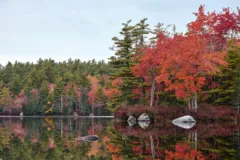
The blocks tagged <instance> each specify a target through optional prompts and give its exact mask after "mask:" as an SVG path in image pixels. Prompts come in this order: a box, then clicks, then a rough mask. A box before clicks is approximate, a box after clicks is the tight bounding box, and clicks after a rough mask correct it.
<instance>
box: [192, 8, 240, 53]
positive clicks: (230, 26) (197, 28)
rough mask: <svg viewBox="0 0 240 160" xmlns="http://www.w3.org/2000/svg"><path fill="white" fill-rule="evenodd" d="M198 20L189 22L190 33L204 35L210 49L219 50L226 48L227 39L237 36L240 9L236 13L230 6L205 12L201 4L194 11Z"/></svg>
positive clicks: (239, 24) (239, 29)
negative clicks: (220, 10)
mask: <svg viewBox="0 0 240 160" xmlns="http://www.w3.org/2000/svg"><path fill="white" fill-rule="evenodd" d="M194 15H195V16H196V20H195V21H193V22H191V23H189V24H188V30H189V33H188V35H191V34H192V35H202V36H203V37H204V38H205V41H206V42H208V50H210V51H219V50H222V49H225V48H226V46H227V40H228V38H230V39H231V40H234V39H236V38H237V36H238V34H239V31H240V11H239V9H238V12H237V13H235V12H233V11H231V10H230V9H229V8H223V9H222V12H220V13H215V12H208V13H207V14H205V13H204V6H200V7H199V10H198V12H197V13H194Z"/></svg>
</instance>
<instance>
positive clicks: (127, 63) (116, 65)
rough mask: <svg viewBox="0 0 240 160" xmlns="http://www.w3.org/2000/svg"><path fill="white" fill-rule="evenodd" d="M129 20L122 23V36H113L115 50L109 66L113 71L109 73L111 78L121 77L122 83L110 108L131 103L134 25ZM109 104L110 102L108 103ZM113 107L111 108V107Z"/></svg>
mask: <svg viewBox="0 0 240 160" xmlns="http://www.w3.org/2000/svg"><path fill="white" fill-rule="evenodd" d="M130 22H131V20H129V21H127V23H123V24H122V25H123V28H122V31H121V32H120V36H121V37H122V38H117V37H114V38H113V39H112V40H113V41H114V47H113V48H114V49H115V50H116V52H115V56H113V57H111V58H110V62H109V63H110V66H111V67H112V68H113V73H112V74H111V80H114V79H116V78H122V80H123V85H122V86H121V87H120V88H119V90H121V92H122V95H121V96H119V97H116V98H115V99H114V102H111V105H109V107H110V108H112V107H113V106H114V105H116V104H117V105H119V104H123V103H124V104H131V103H132V97H131V95H132V89H133V85H134V84H133V80H134V79H135V77H134V76H133V75H132V73H131V66H132V55H133V47H132V45H133V37H132V31H133V29H134V27H135V26H131V25H130ZM109 104H110V103H109ZM112 109H113V108H112Z"/></svg>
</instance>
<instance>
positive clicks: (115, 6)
mask: <svg viewBox="0 0 240 160" xmlns="http://www.w3.org/2000/svg"><path fill="white" fill-rule="evenodd" d="M200 4H204V5H205V8H206V10H207V11H214V10H215V11H220V10H221V8H223V7H230V8H232V9H234V10H236V8H237V6H238V7H240V1H239V0H181V1H177V0H0V64H3V65H6V63H7V62H8V61H10V62H15V61H20V62H27V61H29V62H37V60H38V59H39V58H42V59H45V58H51V59H54V60H55V61H66V60H68V59H69V58H72V59H80V60H81V61H86V60H91V59H93V58H95V59H96V60H102V59H103V60H106V61H107V59H108V58H109V57H110V56H112V55H114V52H113V51H111V50H109V47H111V46H112V45H113V41H112V40H111V39H112V37H115V36H118V35H119V34H118V33H119V31H120V30H121V28H122V25H121V24H122V23H124V22H126V21H128V20H129V19H131V20H132V24H136V23H137V22H138V21H140V20H141V19H143V18H148V23H149V24H150V27H153V26H154V25H156V24H157V23H158V22H161V23H164V24H166V25H168V24H175V25H176V27H177V28H176V29H177V31H179V32H185V31H186V24H187V23H189V22H191V21H193V20H194V15H193V14H192V13H193V12H196V11H197V9H198V7H199V6H200Z"/></svg>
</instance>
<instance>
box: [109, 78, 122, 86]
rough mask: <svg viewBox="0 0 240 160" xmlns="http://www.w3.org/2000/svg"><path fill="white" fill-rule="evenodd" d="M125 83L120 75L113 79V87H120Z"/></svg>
mask: <svg viewBox="0 0 240 160" xmlns="http://www.w3.org/2000/svg"><path fill="white" fill-rule="evenodd" d="M122 84H123V80H122V77H118V78H116V79H114V80H113V81H112V87H118V86H121V85H122Z"/></svg>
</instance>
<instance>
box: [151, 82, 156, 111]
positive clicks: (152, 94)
mask: <svg viewBox="0 0 240 160" xmlns="http://www.w3.org/2000/svg"><path fill="white" fill-rule="evenodd" d="M154 93H155V79H154V78H153V80H152V88H151V98H150V106H151V107H152V105H153V101H154Z"/></svg>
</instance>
